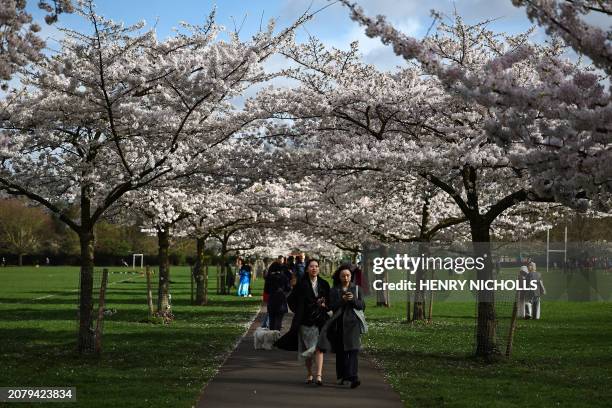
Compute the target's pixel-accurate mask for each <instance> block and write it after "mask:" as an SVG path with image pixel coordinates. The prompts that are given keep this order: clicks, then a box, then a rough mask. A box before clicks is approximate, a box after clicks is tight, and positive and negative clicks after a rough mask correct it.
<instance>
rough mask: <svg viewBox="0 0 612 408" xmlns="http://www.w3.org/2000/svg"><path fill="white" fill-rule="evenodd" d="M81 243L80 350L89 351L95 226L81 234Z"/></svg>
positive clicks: (81, 351)
mask: <svg viewBox="0 0 612 408" xmlns="http://www.w3.org/2000/svg"><path fill="white" fill-rule="evenodd" d="M79 241H80V245H81V279H80V281H81V283H80V288H79V291H80V294H79V299H80V300H79V334H78V351H79V352H80V353H87V352H91V351H92V346H93V270H94V234H93V228H91V229H89V230H86V231H82V232H81V233H80V234H79Z"/></svg>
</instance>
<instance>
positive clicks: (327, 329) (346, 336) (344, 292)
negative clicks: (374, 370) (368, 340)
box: [317, 266, 365, 388]
mask: <svg viewBox="0 0 612 408" xmlns="http://www.w3.org/2000/svg"><path fill="white" fill-rule="evenodd" d="M330 307H331V309H332V310H333V312H334V314H333V316H332V318H331V319H330V320H329V321H328V322H327V324H325V326H324V327H323V329H322V330H321V334H320V336H319V341H318V344H317V347H318V349H319V350H321V351H323V352H325V351H328V350H331V351H333V352H334V353H336V378H337V380H338V384H343V383H344V381H350V383H351V388H355V387H358V386H359V385H360V384H361V382H360V381H359V375H358V353H359V350H360V349H361V329H360V321H359V318H358V317H357V315H356V314H355V310H364V309H365V302H364V301H363V297H362V292H361V291H360V290H359V287H358V286H356V285H355V284H353V283H351V271H350V268H349V266H341V267H340V268H338V270H337V271H336V272H335V273H334V287H333V288H332V289H331V293H330Z"/></svg>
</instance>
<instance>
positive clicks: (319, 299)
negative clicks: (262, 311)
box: [266, 259, 367, 388]
mask: <svg viewBox="0 0 612 408" xmlns="http://www.w3.org/2000/svg"><path fill="white" fill-rule="evenodd" d="M304 267H305V270H304V274H303V276H299V274H298V273H297V272H294V273H291V276H290V280H289V285H290V286H291V292H290V294H289V296H288V297H287V298H285V301H286V303H287V304H288V305H287V306H288V307H290V308H291V310H292V311H293V312H294V316H293V320H292V323H291V328H290V329H289V331H288V332H287V333H286V334H285V335H284V336H282V337H281V338H280V339H279V340H278V341H277V342H276V346H277V347H278V348H280V349H284V350H290V351H297V353H298V358H299V359H301V360H304V364H305V367H306V382H307V383H308V384H317V385H323V377H322V375H323V355H324V353H326V352H333V353H336V380H337V382H338V384H343V383H344V382H349V383H350V386H351V388H355V387H357V386H359V385H360V384H361V382H360V380H359V376H358V353H359V350H360V349H361V339H360V337H361V334H362V333H363V332H365V330H366V327H367V326H366V325H365V319H364V317H363V316H364V315H363V310H364V309H365V302H364V300H363V296H362V293H361V292H360V291H359V287H358V286H356V285H355V284H354V283H353V282H352V280H353V277H354V276H353V273H352V272H351V269H352V268H351V266H350V265H343V266H341V267H340V268H338V269H337V270H336V272H335V273H334V275H333V277H332V278H333V286H331V287H330V285H329V283H328V282H327V281H326V280H325V279H322V278H321V277H320V276H319V272H320V267H319V262H318V261H317V260H316V259H310V260H308V261H307V262H306V263H305V264H304ZM277 268H278V267H275V268H274V270H276V269H277ZM281 269H282V268H281ZM281 274H283V272H272V273H270V272H269V273H268V276H267V278H266V285H268V280H270V282H272V281H274V282H283V284H284V283H286V282H287V280H286V276H285V278H271V276H274V275H281ZM272 287H273V286H272V284H270V285H269V286H268V289H271V288H272ZM277 287H278V288H281V289H277V291H276V292H274V293H276V294H278V293H281V291H284V290H286V289H287V286H284V287H283V286H282V285H280V286H274V288H277ZM269 293H270V294H269V298H268V313H269V316H270V328H273V324H274V327H276V330H278V327H280V326H278V323H277V322H278V318H279V313H277V312H278V311H279V309H278V301H277V300H276V299H280V295H274V294H273V293H271V292H269ZM282 310H284V309H283V308H282V307H281V309H280V312H281V313H280V319H281V320H282V314H284V313H282Z"/></svg>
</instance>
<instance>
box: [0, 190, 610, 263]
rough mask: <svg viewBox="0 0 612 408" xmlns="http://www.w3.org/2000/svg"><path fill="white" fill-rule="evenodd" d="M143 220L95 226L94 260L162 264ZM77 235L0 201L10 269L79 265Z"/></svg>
mask: <svg viewBox="0 0 612 408" xmlns="http://www.w3.org/2000/svg"><path fill="white" fill-rule="evenodd" d="M140 224H141V223H140V222H138V220H132V222H131V223H130V224H129V225H125V224H118V223H112V222H109V221H102V222H100V223H98V224H97V225H96V228H95V236H96V241H95V257H96V258H95V259H96V263H97V264H98V265H107V266H115V265H116V266H121V265H122V264H123V263H122V261H126V262H127V263H128V264H129V265H130V266H131V265H132V254H135V253H139V254H144V263H145V264H147V265H157V264H158V260H157V257H158V253H157V251H158V246H157V237H155V236H152V235H151V234H147V233H144V232H141V230H140V226H139V225H140ZM565 225H569V229H568V241H570V242H582V241H598V242H601V241H609V240H610V239H612V219H611V218H603V219H592V218H589V217H586V216H584V215H582V214H580V213H575V214H574V215H573V216H572V217H571V218H565V219H560V220H559V221H558V223H557V225H555V226H554V227H553V229H552V230H551V233H550V239H551V241H553V242H555V241H556V242H562V241H563V239H564V228H565ZM526 239H527V240H538V241H546V232H539V233H537V234H535V235H534V236H532V237H527V238H526ZM204 255H205V259H206V260H207V261H208V262H211V263H218V262H219V253H218V251H217V248H216V247H215V246H210V245H208V246H207V248H206V250H205V254H204ZM79 256H80V253H79V239H78V236H77V235H76V234H75V233H74V232H73V231H72V230H71V229H70V228H68V227H67V226H66V224H64V223H63V222H61V221H59V220H58V219H57V218H55V217H53V216H52V215H51V214H49V212H48V211H46V210H45V209H43V208H41V207H33V206H31V205H29V204H28V203H27V202H25V201H24V200H21V199H14V198H2V199H0V258H4V259H5V262H6V264H7V265H36V264H40V265H45V263H46V258H49V260H50V264H51V265H79V262H80V258H79ZM194 260H195V241H194V240H193V239H187V238H173V240H172V243H171V246H170V262H171V264H173V265H186V264H189V265H192V264H194Z"/></svg>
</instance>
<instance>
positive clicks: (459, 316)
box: [365, 302, 612, 407]
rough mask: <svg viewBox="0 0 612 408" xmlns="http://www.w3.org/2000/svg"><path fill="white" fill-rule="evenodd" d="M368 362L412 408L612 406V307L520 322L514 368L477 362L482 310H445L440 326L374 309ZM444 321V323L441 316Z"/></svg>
mask: <svg viewBox="0 0 612 408" xmlns="http://www.w3.org/2000/svg"><path fill="white" fill-rule="evenodd" d="M368 306H369V308H367V310H366V317H367V318H368V324H369V328H370V331H369V333H368V335H367V337H366V338H365V346H366V350H367V352H368V354H369V355H370V356H372V357H373V358H374V359H375V360H376V361H377V362H378V363H379V364H380V365H381V366H382V367H384V370H385V374H386V376H387V378H388V381H389V382H390V383H391V385H392V386H393V388H394V389H395V390H396V391H398V392H399V393H400V395H401V397H402V400H403V401H405V404H406V407H516V406H525V407H529V406H533V407H555V406H558V407H601V406H604V405H606V404H609V401H611V400H612V389H611V387H610V385H611V384H612V341H611V339H612V319H611V318H612V303H609V302H608V303H604V302H588V303H587V302H584V303H561V302H544V303H543V309H542V320H539V321H533V320H531V321H520V322H519V326H518V328H517V332H516V335H515V341H514V351H513V356H512V358H511V359H510V360H509V361H504V362H501V363H497V364H486V363H483V362H479V361H477V360H474V359H472V358H471V357H470V355H471V353H472V351H473V349H472V347H473V343H474V325H475V317H474V309H475V305H474V303H439V304H437V305H435V307H434V321H433V322H432V323H429V324H428V323H414V324H406V323H404V322H402V317H403V316H404V315H405V306H404V305H402V304H401V303H396V304H395V305H394V306H393V307H391V308H380V307H375V306H374V304H373V303H372V304H370V303H369V304H368ZM436 315H437V316H436Z"/></svg>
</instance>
